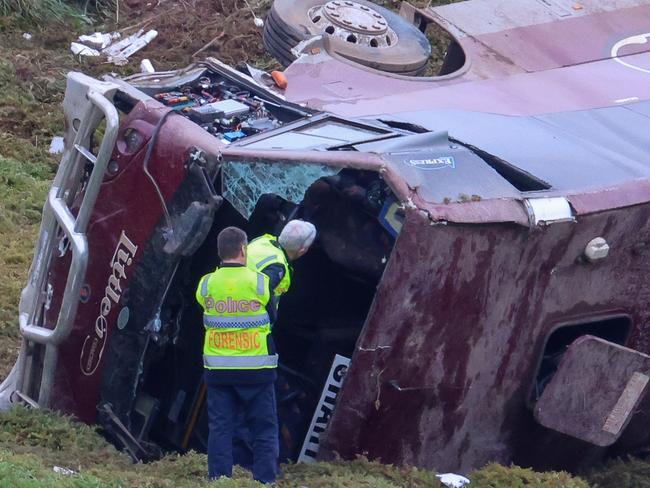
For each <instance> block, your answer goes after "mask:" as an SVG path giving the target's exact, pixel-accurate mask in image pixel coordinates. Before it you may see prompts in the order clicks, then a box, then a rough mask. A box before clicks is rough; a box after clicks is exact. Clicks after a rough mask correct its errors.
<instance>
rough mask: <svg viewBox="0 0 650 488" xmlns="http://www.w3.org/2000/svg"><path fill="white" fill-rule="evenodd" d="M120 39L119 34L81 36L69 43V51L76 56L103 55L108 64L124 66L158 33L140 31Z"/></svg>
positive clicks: (154, 31) (96, 33) (99, 33)
mask: <svg viewBox="0 0 650 488" xmlns="http://www.w3.org/2000/svg"><path fill="white" fill-rule="evenodd" d="M121 37H122V35H121V34H120V33H119V32H111V33H110V34H104V33H101V32H95V33H94V34H90V35H81V36H79V37H78V38H77V41H76V42H75V41H73V42H71V43H70V50H71V51H72V52H73V53H74V54H75V55H78V56H100V55H104V56H106V59H107V60H108V62H109V63H113V64H115V65H117V66H124V65H125V64H126V63H128V62H129V58H130V57H131V56H132V55H133V54H135V53H136V52H138V51H139V50H141V49H142V48H144V47H145V46H146V45H147V44H149V43H150V42H151V41H153V40H154V39H155V38H156V37H158V31H156V30H154V29H151V30H148V31H147V32H145V31H144V29H140V30H139V31H138V32H136V33H135V34H133V35H131V36H128V37H125V38H124V39H120V38H121ZM115 41H117V42H115Z"/></svg>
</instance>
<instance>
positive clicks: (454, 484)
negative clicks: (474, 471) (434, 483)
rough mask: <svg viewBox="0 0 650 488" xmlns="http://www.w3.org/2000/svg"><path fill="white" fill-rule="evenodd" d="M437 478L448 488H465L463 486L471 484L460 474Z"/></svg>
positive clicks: (448, 474) (444, 474) (438, 475)
mask: <svg viewBox="0 0 650 488" xmlns="http://www.w3.org/2000/svg"><path fill="white" fill-rule="evenodd" d="M436 477H437V478H438V479H439V480H440V482H441V483H442V484H443V485H445V486H447V487H448V488H463V486H465V485H469V484H470V481H469V480H468V479H467V478H465V477H464V476H461V475H459V474H454V473H442V474H437V475H436Z"/></svg>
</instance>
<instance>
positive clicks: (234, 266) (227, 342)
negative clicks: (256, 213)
mask: <svg viewBox="0 0 650 488" xmlns="http://www.w3.org/2000/svg"><path fill="white" fill-rule="evenodd" d="M246 245H247V237H246V234H245V233H244V231H242V230H241V229H238V228H237V227H227V228H226V229H224V230H222V231H221V232H220V233H219V235H218V237H217V248H218V252H219V258H220V259H221V263H222V264H221V266H220V267H219V268H217V269H216V271H214V272H212V273H210V274H207V275H205V276H204V277H203V278H201V281H200V282H199V286H198V288H197V290H196V299H197V301H198V302H199V304H200V305H201V307H203V325H204V327H205V341H204V344H203V366H204V368H205V370H204V379H205V384H206V387H207V393H208V417H209V429H210V431H209V438H208V475H209V477H210V478H218V477H220V476H228V477H230V476H232V465H233V452H232V442H233V430H234V427H235V422H236V418H237V414H238V412H243V415H244V419H245V423H246V426H247V427H248V429H249V431H250V434H251V438H252V441H253V467H252V468H253V469H252V471H253V477H254V478H255V479H256V480H257V481H261V482H262V483H272V482H273V481H274V480H275V478H276V474H277V459H278V424H277V413H276V405H275V390H274V382H275V379H276V368H277V365H278V355H277V354H276V352H275V346H274V344H273V339H272V338H271V320H270V317H269V313H268V312H269V310H267V306H269V302H270V298H271V289H270V283H269V278H268V277H267V276H266V275H264V274H262V273H258V272H257V271H254V270H251V269H249V268H247V267H246Z"/></svg>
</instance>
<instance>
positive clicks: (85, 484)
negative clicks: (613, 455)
mask: <svg viewBox="0 0 650 488" xmlns="http://www.w3.org/2000/svg"><path fill="white" fill-rule="evenodd" d="M0 427H1V429H0V485H1V486H12V487H39V488H49V487H64V488H66V487H74V488H91V487H92V488H99V487H102V488H103V487H106V488H109V487H110V488H113V487H115V488H117V487H120V488H121V487H129V488H176V487H181V486H182V487H188V488H207V487H223V488H255V487H260V486H262V485H260V484H258V483H256V482H254V481H253V480H252V479H251V477H250V474H249V473H247V472H245V471H243V470H240V469H236V470H235V473H234V476H233V478H232V479H222V480H220V481H217V482H212V483H211V482H209V481H208V480H207V479H206V469H207V467H206V466H207V464H206V463H207V460H206V457H205V455H203V454H199V453H195V452H190V453H187V454H185V455H179V454H172V455H168V456H166V457H164V458H163V459H161V460H160V461H156V462H153V463H150V464H132V463H131V462H130V461H129V459H128V458H127V457H126V456H125V455H123V454H122V453H119V452H118V451H116V450H115V449H114V448H113V447H112V446H111V445H110V444H108V443H107V442H106V441H105V440H104V439H103V438H102V437H101V436H100V435H99V434H98V433H97V432H96V431H95V429H93V428H91V427H89V426H86V425H82V424H80V423H78V422H75V421H73V420H71V419H70V418H68V417H65V416H62V415H59V414H56V413H53V412H44V411H39V410H30V409H26V408H15V409H13V410H10V411H8V412H2V413H0ZM54 466H59V467H63V468H67V469H71V470H73V471H74V472H75V474H74V475H69V476H66V475H62V474H58V473H55V472H54V471H53V468H54ZM469 477H470V478H471V480H472V484H471V488H590V485H588V484H587V483H586V482H585V481H583V480H581V479H579V478H574V477H572V476H570V475H568V474H566V473H555V472H548V473H535V472H534V471H531V470H529V469H522V468H518V467H516V466H513V467H503V466H499V465H489V466H487V467H485V468H484V469H482V470H479V471H476V472H474V473H471V474H470V475H469ZM277 486H278V488H297V487H303V486H304V487H309V488H352V487H354V488H402V487H403V488H443V487H442V485H441V484H440V482H439V481H438V480H437V478H436V477H435V473H434V472H432V471H427V470H422V469H417V468H412V467H403V468H398V467H395V466H390V465H384V464H380V463H377V462H371V461H368V460H367V459H365V458H359V459H357V460H356V461H353V462H346V461H336V462H331V463H315V464H294V465H286V466H283V476H282V478H280V479H279V480H278V482H277ZM622 486H623V488H626V487H627V486H628V485H622ZM629 486H632V485H629ZM638 486H639V487H641V486H644V485H638ZM603 488H614V485H611V486H610V485H604V486H603Z"/></svg>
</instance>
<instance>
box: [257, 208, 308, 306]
mask: <svg viewBox="0 0 650 488" xmlns="http://www.w3.org/2000/svg"><path fill="white" fill-rule="evenodd" d="M315 238H316V227H314V225H313V224H311V223H309V222H306V221H304V220H290V221H289V222H287V225H285V226H284V228H283V229H282V232H280V236H279V237H275V236H273V235H271V234H264V235H262V236H260V237H257V238H255V239H253V240H252V241H251V242H250V243H249V244H248V249H247V251H246V266H248V267H249V268H250V269H253V270H255V271H259V272H260V273H264V274H265V275H267V276H268V277H269V280H270V281H271V290H273V296H272V297H271V300H272V301H273V302H275V303H274V305H275V306H277V300H278V299H279V298H280V295H282V294H283V293H286V292H287V291H288V290H289V287H290V286H291V274H292V272H293V270H292V268H291V265H290V262H291V261H295V260H296V259H298V258H299V257H301V256H303V255H304V254H305V253H306V252H307V251H308V250H309V248H310V247H311V245H312V243H313V242H314V239H315Z"/></svg>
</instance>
